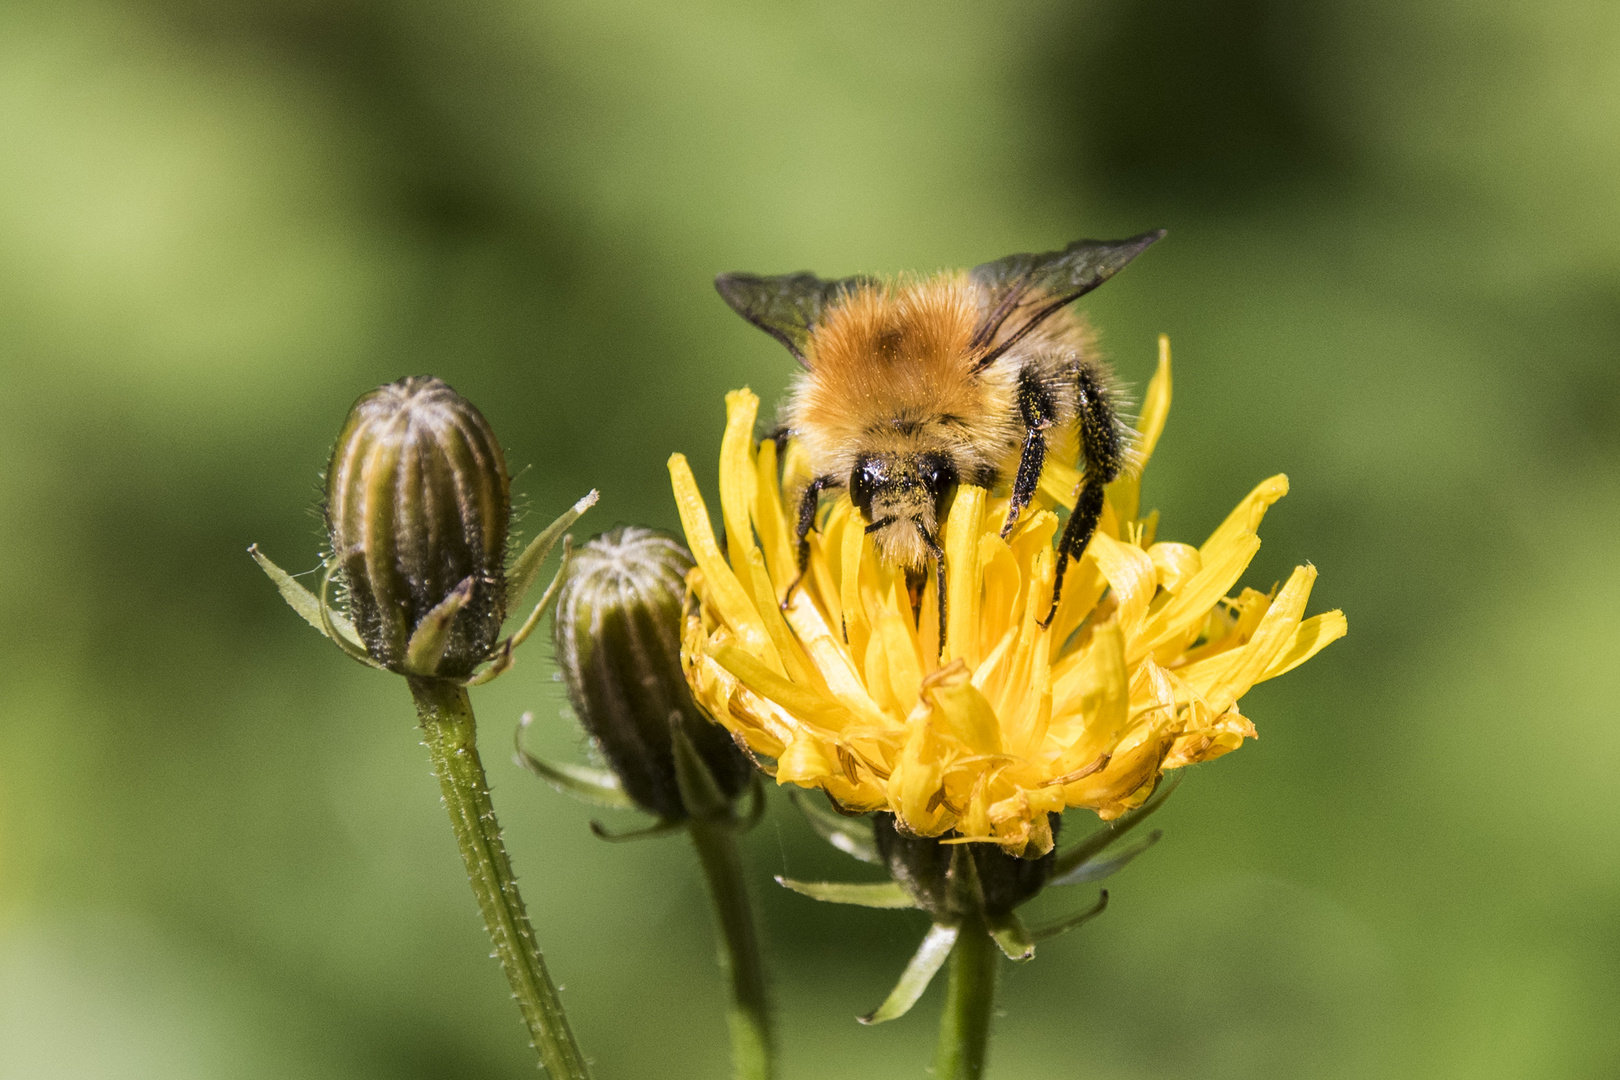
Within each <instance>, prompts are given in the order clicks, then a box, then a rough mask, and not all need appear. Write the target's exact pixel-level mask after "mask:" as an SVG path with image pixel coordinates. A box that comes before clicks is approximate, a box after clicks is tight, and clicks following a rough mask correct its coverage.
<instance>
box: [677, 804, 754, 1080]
mask: <svg viewBox="0 0 1620 1080" xmlns="http://www.w3.org/2000/svg"><path fill="white" fill-rule="evenodd" d="M687 832H688V833H689V834H690V835H691V837H692V844H693V845H694V846H695V847H696V848H697V853H698V861H700V862H701V863H702V864H703V876H704V877H705V878H706V879H707V881H708V884H709V897H710V899H711V900H712V901H713V902H714V913H715V918H716V921H717V922H719V924H720V941H721V946H720V966H721V968H722V969H723V970H724V971H725V973H726V977H727V978H728V979H729V980H730V982H731V1009H730V1012H729V1014H728V1018H729V1020H730V1024H731V1075H732V1076H733V1077H734V1080H770V1078H771V1077H772V1076H773V1075H774V1073H775V1070H774V1067H773V1063H772V1057H773V1053H774V1051H775V1049H776V1033H775V1031H774V1029H773V1026H772V1022H771V1003H770V994H769V989H768V987H767V986H766V984H765V960H764V957H763V955H762V954H761V953H760V947H759V932H758V931H757V930H756V929H755V928H754V911H753V907H752V905H751V904H750V903H749V900H748V888H747V885H746V883H745V881H744V878H743V872H742V860H741V859H740V858H739V857H738V854H737V841H736V825H735V823H734V822H733V821H732V820H731V819H729V818H725V819H702V818H693V819H691V820H690V821H689V822H688V823H687Z"/></svg>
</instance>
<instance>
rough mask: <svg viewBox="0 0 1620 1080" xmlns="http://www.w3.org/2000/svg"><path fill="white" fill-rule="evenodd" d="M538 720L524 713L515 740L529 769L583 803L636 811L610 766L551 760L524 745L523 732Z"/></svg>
mask: <svg viewBox="0 0 1620 1080" xmlns="http://www.w3.org/2000/svg"><path fill="white" fill-rule="evenodd" d="M533 722H534V714H533V713H524V714H523V716H522V718H521V719H519V720H518V729H517V734H516V735H515V736H513V739H512V742H513V744H514V746H515V747H516V749H517V753H516V755H515V756H514V760H516V761H517V763H518V764H519V765H521V766H523V767H524V768H525V769H528V770H529V771H530V772H532V773H534V774H535V775H536V776H538V777H540V779H542V780H544V781H545V782H546V783H548V784H550V785H551V786H552V787H554V788H556V789H557V790H558V791H560V792H562V793H563V794H564V795H572V796H573V797H574V798H576V799H579V800H580V801H581V802H587V803H590V804H592V805H593V806H601V807H605V808H607V809H610V810H634V809H635V808H636V804H635V801H634V800H633V799H631V798H630V796H629V794H628V793H627V792H626V791H625V790H624V785H622V784H620V783H619V778H618V777H617V776H615V775H613V773H611V772H609V771H608V770H607V769H593V768H590V767H589V766H586V765H570V764H568V763H566V762H557V761H547V760H546V759H545V758H542V757H539V756H537V755H535V754H533V753H531V752H530V751H529V749H528V748H527V747H525V746H524V745H523V733H524V732H525V731H527V730H528V729H529V725H530V724H532V723H533Z"/></svg>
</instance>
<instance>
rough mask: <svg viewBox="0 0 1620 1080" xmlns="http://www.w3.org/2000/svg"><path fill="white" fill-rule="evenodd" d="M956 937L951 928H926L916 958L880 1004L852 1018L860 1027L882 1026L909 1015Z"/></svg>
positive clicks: (954, 942)
mask: <svg viewBox="0 0 1620 1080" xmlns="http://www.w3.org/2000/svg"><path fill="white" fill-rule="evenodd" d="M956 934H957V928H956V927H954V926H942V925H940V924H939V923H935V924H934V925H933V926H931V927H929V928H928V936H927V937H925V938H923V939H922V944H921V945H920V946H918V948H917V953H916V955H915V956H913V957H912V958H911V963H909V964H907V965H906V970H905V971H903V972H901V974H900V981H899V982H897V983H895V985H894V989H893V990H892V991H890V993H889V996H888V997H887V998H886V999H885V1000H884V1002H883V1004H882V1005H879V1006H878V1007H877V1008H876V1009H875V1010H874V1011H872V1012H869V1013H867V1014H866V1015H865V1016H858V1017H856V1019H857V1020H859V1021H860V1022H861V1023H863V1024H882V1023H884V1022H886V1021H889V1020H896V1019H898V1018H900V1017H902V1016H904V1015H906V1013H908V1012H910V1011H911V1007H912V1006H913V1005H915V1004H917V999H918V998H920V997H922V995H923V991H924V990H927V989H928V984H929V983H930V982H933V980H934V975H935V974H936V973H938V971H939V969H940V968H942V967H944V966H945V958H946V957H948V956H950V955H951V947H952V946H953V945H955V944H956Z"/></svg>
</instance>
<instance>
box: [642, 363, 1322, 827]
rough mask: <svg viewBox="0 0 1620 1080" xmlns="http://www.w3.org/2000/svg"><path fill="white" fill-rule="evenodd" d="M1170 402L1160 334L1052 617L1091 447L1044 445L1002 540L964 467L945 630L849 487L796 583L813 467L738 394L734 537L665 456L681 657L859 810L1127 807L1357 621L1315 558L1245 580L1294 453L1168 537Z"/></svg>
mask: <svg viewBox="0 0 1620 1080" xmlns="http://www.w3.org/2000/svg"><path fill="white" fill-rule="evenodd" d="M1169 408H1170V358H1169V344H1168V341H1167V339H1164V338H1161V339H1160V356H1159V368H1158V372H1157V373H1156V374H1155V376H1154V378H1153V381H1152V383H1151V384H1150V385H1149V387H1148V391H1147V396H1146V400H1145V402H1144V404H1143V410H1142V419H1141V422H1140V424H1139V427H1140V432H1139V438H1138V440H1137V444H1136V445H1137V455H1136V456H1137V461H1136V463H1135V466H1134V467H1133V468H1132V469H1131V470H1129V471H1128V472H1127V474H1126V475H1123V476H1121V477H1120V478H1119V479H1118V480H1116V481H1115V482H1114V483H1113V484H1111V485H1109V488H1108V500H1107V505H1106V507H1105V509H1104V511H1103V516H1102V522H1101V524H1100V525H1099V527H1098V530H1097V533H1096V535H1095V536H1094V537H1093V538H1092V540H1091V543H1090V545H1089V546H1088V547H1087V548H1086V551H1085V555H1084V556H1083V557H1082V558H1081V559H1080V560H1078V561H1077V562H1075V563H1074V564H1072V565H1071V566H1070V567H1069V571H1068V574H1069V577H1068V580H1067V582H1066V583H1065V587H1064V591H1063V597H1062V601H1061V603H1060V604H1059V605H1058V610H1057V613H1056V616H1055V618H1054V619H1053V620H1052V623H1051V625H1050V626H1049V627H1048V628H1047V629H1044V630H1043V629H1041V627H1040V626H1039V625H1038V622H1037V620H1038V618H1039V617H1040V616H1041V615H1042V614H1044V613H1045V611H1046V609H1047V606H1048V604H1049V603H1050V600H1051V595H1052V582H1053V576H1054V575H1053V566H1054V561H1055V559H1054V550H1053V546H1054V538H1055V536H1056V534H1057V531H1058V518H1057V516H1056V515H1055V514H1054V513H1053V510H1054V508H1055V507H1056V506H1057V505H1059V504H1062V505H1063V506H1066V507H1072V505H1073V501H1074V496H1073V492H1074V490H1075V486H1076V481H1077V479H1078V476H1077V474H1076V472H1075V470H1074V469H1073V468H1072V467H1069V466H1065V465H1063V464H1062V463H1061V462H1055V461H1052V460H1051V459H1049V460H1048V464H1047V466H1046V471H1045V474H1044V475H1043V477H1042V481H1041V487H1040V491H1039V493H1038V494H1037V496H1036V499H1035V501H1034V502H1033V503H1032V504H1031V506H1030V508H1029V509H1028V510H1027V511H1025V513H1024V514H1023V516H1022V518H1021V519H1020V521H1019V523H1018V526H1017V528H1015V529H1014V531H1013V533H1012V535H1011V536H1010V537H1009V538H1008V539H1007V540H1005V541H1004V540H1002V539H1001V536H1000V535H999V533H1000V526H1001V524H1002V522H1003V521H1005V519H1006V515H1007V499H1006V498H1004V497H997V496H995V495H993V494H991V493H990V492H988V491H986V490H984V489H983V488H976V487H971V486H967V485H963V486H962V487H961V488H960V489H959V490H958V492H957V495H956V498H955V501H954V503H953V504H952V506H951V509H950V512H949V515H948V517H947V519H946V524H945V541H944V548H945V580H946V589H947V595H946V611H947V623H946V626H945V627H944V635H943V636H944V641H943V647H942V643H941V641H940V636H941V628H940V626H939V616H938V611H937V604H936V603H935V601H934V596H935V588H934V585H933V583H932V582H931V581H930V582H928V583H926V585H925V586H924V587H923V588H921V589H920V590H918V591H917V592H916V595H918V596H919V597H920V606H919V608H918V609H916V610H915V611H914V609H913V607H912V601H911V597H912V595H913V591H912V590H911V589H908V587H907V582H906V577H905V573H904V572H903V571H902V570H898V569H896V568H895V567H893V566H890V565H886V564H885V563H883V562H881V561H879V559H878V557H877V552H876V550H875V549H874V547H873V544H872V541H871V538H870V537H868V536H867V535H866V532H865V528H864V525H865V522H864V521H862V520H861V518H860V517H859V515H858V514H857V513H856V512H855V510H854V509H853V507H852V506H851V505H850V502H849V499H848V497H847V496H841V497H840V498H838V500H837V501H836V502H834V503H833V505H832V506H831V508H830V510H829V511H828V512H827V513H826V514H825V518H824V520H823V521H822V524H821V527H820V529H819V531H818V532H816V533H813V534H812V535H811V538H810V563H809V568H808V570H807V572H806V573H805V575H804V579H803V582H802V584H801V585H800V587H799V588H797V589H795V590H794V591H793V593H792V595H791V596H788V594H787V590H788V587H789V585H790V584H791V583H792V582H793V581H794V579H795V577H796V576H797V567H796V565H795V559H794V542H793V535H792V532H791V526H790V525H789V522H790V520H791V516H790V514H789V512H788V509H787V506H786V505H785V504H784V501H783V489H784V487H785V488H787V490H788V491H790V492H794V491H796V490H797V489H798V488H799V487H800V486H802V484H803V483H804V482H805V481H807V480H808V479H809V477H808V475H807V474H806V469H805V466H804V462H803V459H802V456H801V455H799V454H797V453H796V451H795V448H794V447H793V446H792V445H791V444H790V445H789V447H788V449H787V452H786V454H785V462H784V465H783V468H782V469H781V470H780V472H779V470H778V466H777V460H776V447H775V444H774V443H772V442H771V441H769V440H767V441H764V442H761V443H757V444H756V443H755V442H754V438H753V430H754V422H755V419H756V416H757V414H758V410H759V399H758V398H757V397H755V396H754V395H753V394H752V393H751V392H749V391H747V390H737V391H733V392H732V393H731V394H728V395H727V396H726V412H727V422H726V430H725V435H724V438H723V440H722V442H721V449H720V502H721V510H722V517H723V519H724V526H725V536H726V546H725V554H722V550H721V547H720V545H719V544H718V543H717V542H716V539H715V536H714V532H713V530H712V528H711V526H710V522H709V514H708V510H707V508H706V507H705V505H704V503H703V499H702V497H701V496H700V495H699V494H698V489H697V484H696V482H695V481H694V479H693V477H692V471H691V469H690V467H689V466H688V465H687V463H686V458H685V457H684V456H683V455H681V454H676V455H674V456H673V457H671V458H670V461H669V469H670V476H671V479H672V481H673V484H674V489H675V499H676V502H677V503H678V505H679V508H680V515H681V522H682V524H683V525H684V527H685V530H686V538H687V542H688V544H689V545H690V546H691V549H692V552H693V554H694V555H695V556H696V558H697V568H696V569H695V570H693V571H692V573H691V575H690V576H689V578H688V586H689V588H690V590H691V592H692V594H693V595H694V596H695V598H696V601H697V603H696V605H695V610H692V611H690V612H689V614H688V617H687V623H686V630H685V634H684V640H683V643H682V650H681V658H682V662H683V664H684V666H685V669H686V676H687V680H688V682H689V683H690V684H691V687H692V691H693V693H694V695H695V696H696V698H697V700H698V702H699V703H700V704H701V705H702V706H703V708H704V709H705V710H706V711H707V712H708V713H709V715H710V716H711V717H713V718H714V719H715V720H716V721H718V722H719V723H720V724H722V725H724V726H725V727H726V728H727V729H728V730H729V731H730V732H731V733H732V735H733V737H735V738H736V739H737V740H738V741H739V742H741V743H745V744H746V745H747V746H748V747H749V748H750V749H751V750H752V751H753V752H754V753H755V754H757V755H760V756H762V757H765V758H773V759H775V775H776V781H777V783H779V784H789V783H791V784H797V785H799V786H800V787H819V788H823V789H825V790H826V792H827V794H828V795H830V796H831V797H832V798H833V799H834V800H835V801H836V802H837V803H838V804H839V805H840V806H842V807H844V808H845V809H848V810H851V811H866V810H888V811H892V812H893V813H894V815H895V817H896V819H897V821H898V823H899V825H900V827H901V828H903V829H907V830H909V831H911V832H913V833H916V834H917V835H920V836H939V835H941V834H943V833H946V832H948V831H952V830H954V831H955V833H956V834H957V837H958V838H959V839H961V840H964V841H972V840H979V841H993V842H995V843H998V844H1000V845H1001V846H1002V847H1003V848H1005V849H1006V850H1008V851H1009V852H1012V853H1015V854H1023V855H1027V856H1035V855H1039V854H1042V853H1044V852H1046V851H1049V850H1050V849H1051V847H1052V834H1051V829H1050V827H1049V825H1048V818H1047V815H1048V814H1049V813H1055V812H1059V811H1062V810H1063V809H1064V808H1065V807H1070V806H1074V807H1088V808H1090V809H1092V810H1095V811H1096V812H1097V814H1098V815H1099V816H1100V817H1102V818H1103V819H1105V820H1106V819H1111V818H1114V817H1117V816H1118V815H1120V814H1122V813H1125V812H1126V811H1127V810H1130V809H1132V808H1133V807H1136V806H1139V805H1140V804H1141V803H1142V802H1143V801H1144V800H1145V799H1146V798H1147V797H1148V795H1149V794H1150V793H1151V792H1152V791H1153V787H1154V785H1155V784H1156V783H1157V782H1158V780H1159V777H1160V776H1161V774H1162V773H1163V771H1164V770H1166V769H1176V768H1180V767H1182V766H1184V765H1191V764H1193V763H1195V762H1200V761H1208V760H1210V759H1212V758H1216V757H1219V756H1221V755H1222V754H1225V753H1227V752H1229V751H1231V750H1235V749H1237V748H1238V746H1240V745H1241V744H1242V742H1243V740H1244V739H1245V738H1252V737H1254V735H1255V730H1254V725H1253V724H1251V723H1250V722H1249V720H1248V719H1247V718H1246V717H1244V716H1243V715H1242V714H1241V713H1239V712H1238V710H1237V702H1238V699H1239V698H1241V697H1242V696H1243V694H1244V693H1245V692H1247V691H1248V689H1249V687H1251V686H1253V685H1254V684H1255V683H1258V682H1263V681H1265V680H1266V679H1271V678H1275V677H1276V676H1278V675H1281V674H1283V673H1284V672H1286V671H1289V670H1291V669H1293V668H1295V667H1297V666H1299V665H1300V664H1302V663H1304V662H1305V661H1306V660H1308V659H1310V658H1311V657H1312V656H1314V655H1315V654H1316V653H1317V652H1318V651H1319V650H1321V649H1322V648H1323V647H1324V646H1326V645H1327V644H1329V643H1330V642H1332V641H1334V640H1336V639H1338V638H1340V637H1342V636H1343V635H1344V633H1345V631H1346V622H1345V618H1344V615H1343V613H1341V612H1339V611H1330V612H1327V613H1326V614H1322V615H1317V616H1315V617H1314V618H1310V619H1306V618H1303V616H1304V611H1305V604H1306V601H1307V600H1308V599H1309V597H1310V592H1311V585H1312V584H1313V582H1314V581H1315V579H1316V570H1315V568H1313V567H1311V566H1309V565H1307V566H1301V567H1298V568H1296V569H1295V570H1294V572H1293V574H1292V575H1291V576H1290V577H1289V579H1288V581H1287V582H1286V583H1285V584H1284V585H1283V586H1282V587H1281V589H1280V590H1278V589H1273V591H1272V592H1270V593H1262V592H1257V591H1256V590H1254V589H1248V588H1246V589H1243V590H1242V591H1241V592H1239V593H1238V594H1237V595H1235V596H1229V595H1228V592H1229V591H1230V590H1231V589H1232V588H1233V587H1234V585H1236V583H1237V581H1238V579H1239V577H1241V576H1242V574H1243V571H1244V570H1245V569H1246V568H1247V567H1248V565H1249V562H1250V560H1251V559H1253V558H1254V555H1255V552H1256V551H1257V550H1258V549H1259V547H1260V539H1259V537H1258V536H1256V535H1255V529H1256V528H1257V527H1258V526H1259V524H1260V519H1261V518H1262V517H1263V516H1264V514H1265V512H1266V509H1267V508H1268V507H1269V506H1270V505H1271V504H1272V503H1274V502H1276V501H1277V500H1278V499H1279V498H1281V497H1282V496H1283V495H1284V494H1286V493H1287V491H1288V480H1287V478H1286V477H1284V476H1280V475H1279V476H1274V477H1272V478H1271V479H1269V480H1266V481H1264V482H1263V483H1261V484H1260V485H1259V486H1258V487H1256V488H1255V489H1254V490H1253V491H1252V492H1250V493H1249V495H1248V497H1247V498H1245V499H1244V500H1243V501H1242V502H1241V503H1240V504H1238V507H1237V509H1235V510H1233V511H1232V513H1231V514H1230V515H1229V516H1228V517H1227V519H1226V520H1225V521H1224V522H1223V523H1222V524H1221V526H1220V527H1219V528H1217V529H1216V530H1215V532H1214V533H1213V534H1211V535H1210V537H1209V539H1207V540H1206V541H1204V543H1203V544H1202V545H1201V546H1198V547H1193V546H1191V545H1188V544H1183V543H1176V542H1172V541H1159V542H1155V537H1154V533H1155V531H1156V526H1157V523H1158V514H1157V512H1155V513H1153V514H1149V515H1147V516H1145V517H1138V516H1137V514H1138V495H1139V491H1140V477H1141V466H1142V465H1144V464H1145V463H1146V462H1147V459H1148V457H1149V456H1150V455H1151V454H1152V451H1153V447H1154V444H1155V443H1156V442H1157V441H1158V438H1159V434H1160V432H1161V431H1162V430H1163V428H1164V422H1165V417H1166V415H1167V414H1168V412H1169ZM930 575H932V570H930ZM784 598H785V599H786V601H787V602H786V605H785V607H784V606H783V600H784Z"/></svg>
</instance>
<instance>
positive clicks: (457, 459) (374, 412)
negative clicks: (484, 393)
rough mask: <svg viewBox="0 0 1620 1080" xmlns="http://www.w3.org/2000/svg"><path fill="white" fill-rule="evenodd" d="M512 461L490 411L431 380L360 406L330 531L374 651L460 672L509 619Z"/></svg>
mask: <svg viewBox="0 0 1620 1080" xmlns="http://www.w3.org/2000/svg"><path fill="white" fill-rule="evenodd" d="M511 505H512V504H511V487H510V480H509V478H508V477H507V473H506V459H505V457H504V456H503V455H502V454H501V447H500V444H499V443H498V442H496V440H495V434H494V432H492V431H491V430H490V428H489V424H488V423H486V422H485V420H484V417H483V416H482V414H480V413H479V411H478V410H477V409H476V408H474V407H473V405H472V403H471V402H469V401H468V400H467V399H466V398H464V397H462V396H461V395H460V394H457V393H456V392H455V391H454V390H452V389H450V387H448V386H446V385H445V384H444V383H443V382H442V381H440V380H439V379H436V378H434V377H432V376H430V375H415V376H411V377H410V378H405V379H401V380H399V381H398V382H393V383H389V384H388V385H387V386H380V387H378V388H377V389H375V390H373V391H372V392H371V393H369V394H367V395H365V396H364V397H362V398H361V399H360V400H359V401H357V402H355V403H354V408H353V409H351V410H350V412H349V419H348V421H347V422H346V423H345V424H344V425H343V433H342V434H341V435H339V436H338V441H337V446H336V448H334V449H333V451H332V463H331V465H330V466H329V467H328V468H327V471H326V528H327V533H328V536H329V538H330V541H331V545H332V554H333V558H334V559H335V560H336V574H335V577H336V579H337V580H338V581H339V582H340V584H341V585H342V586H343V587H344V590H345V592H346V595H347V598H348V609H349V617H350V618H351V619H352V620H353V621H354V626H355V630H356V632H357V633H358V634H359V636H360V639H361V641H363V642H364V643H365V646H366V651H367V652H368V653H370V655H371V658H372V659H373V660H375V661H377V662H378V663H379V664H381V665H383V666H384V667H386V668H388V669H390V670H392V671H397V672H400V673H401V674H405V675H423V676H436V677H441V678H452V679H460V678H466V677H467V676H468V675H470V674H471V673H472V670H473V668H474V667H475V666H476V665H477V664H478V663H479V662H480V661H482V660H484V659H486V658H487V657H488V656H489V653H490V649H491V647H492V646H493V645H494V644H495V640H496V638H497V636H498V635H499V633H500V628H501V623H502V621H503V620H504V619H505V617H506V580H505V575H504V566H505V560H506V532H507V525H508V523H509V520H510V517H511Z"/></svg>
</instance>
